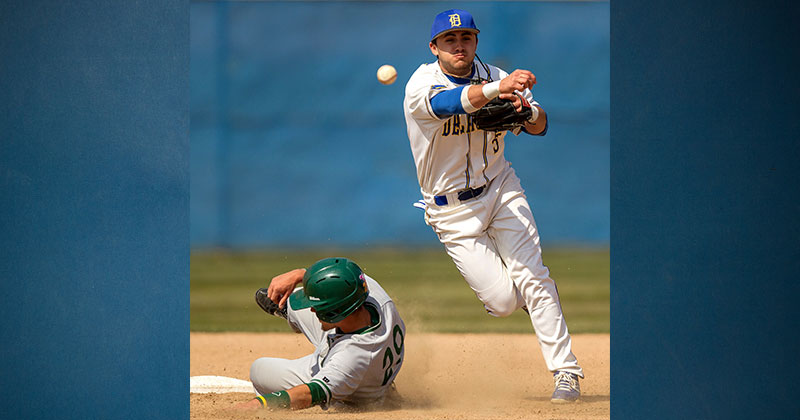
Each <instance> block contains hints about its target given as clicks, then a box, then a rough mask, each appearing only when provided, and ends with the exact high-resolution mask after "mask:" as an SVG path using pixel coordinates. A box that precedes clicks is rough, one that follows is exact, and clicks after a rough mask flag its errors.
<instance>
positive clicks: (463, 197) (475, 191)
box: [458, 186, 485, 201]
mask: <svg viewBox="0 0 800 420" xmlns="http://www.w3.org/2000/svg"><path fill="white" fill-rule="evenodd" d="M484 187H485V186H481V187H478V188H468V189H466V190H464V191H461V192H460V193H458V200H459V201H467V200H471V199H473V198H475V197H477V196H479V195H480V194H481V193H482V192H483V188H484Z"/></svg>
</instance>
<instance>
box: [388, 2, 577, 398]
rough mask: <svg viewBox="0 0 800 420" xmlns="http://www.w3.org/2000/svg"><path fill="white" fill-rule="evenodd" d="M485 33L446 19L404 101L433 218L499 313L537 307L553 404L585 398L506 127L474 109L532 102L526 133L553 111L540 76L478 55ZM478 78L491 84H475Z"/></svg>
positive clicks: (456, 16)
mask: <svg viewBox="0 0 800 420" xmlns="http://www.w3.org/2000/svg"><path fill="white" fill-rule="evenodd" d="M478 32H479V31H478V28H477V27H476V26H475V22H474V19H473V17H472V15H470V13H469V12H467V11H464V10H458V9H453V10H447V11H445V12H442V13H440V14H439V15H437V16H436V18H435V19H434V23H433V27H432V29H431V41H430V44H429V47H430V50H431V52H432V53H433V55H434V56H436V57H437V60H436V61H435V62H433V63H429V64H423V65H421V66H420V67H419V68H418V69H417V70H416V71H415V72H414V74H413V75H412V76H411V78H410V79H409V81H408V83H407V84H406V89H405V99H404V101H403V106H404V109H405V119H406V125H407V128H408V138H409V141H410V143H411V151H412V154H413V155H414V162H415V163H416V167H417V178H418V181H419V185H420V191H421V192H422V196H423V199H424V205H423V208H425V221H426V223H427V224H429V225H430V226H431V227H432V228H433V230H434V231H435V232H436V234H437V235H438V237H439V240H440V241H441V243H442V244H443V245H444V247H445V249H446V250H447V253H448V254H449V255H450V257H452V259H453V262H454V263H455V264H456V267H457V268H458V270H459V271H460V272H461V274H462V275H463V276H464V279H465V280H466V281H467V283H468V284H469V286H470V287H471V288H472V290H473V291H474V292H475V294H476V295H477V297H478V299H480V300H481V302H483V304H484V306H485V308H486V310H487V311H488V313H489V314H490V315H493V316H497V317H503V316H508V315H510V314H511V313H513V312H514V311H516V310H517V309H520V308H522V309H523V310H525V311H526V312H528V314H529V315H530V318H531V322H532V324H533V328H534V331H535V332H536V336H537V338H538V341H539V345H540V347H541V350H542V354H543V356H544V359H545V362H546V364H547V368H548V369H549V370H550V371H551V372H553V378H554V382H555V390H554V392H553V395H552V397H551V401H553V402H555V403H562V402H572V401H577V400H578V399H579V398H580V385H579V382H578V378H579V377H580V378H583V370H582V368H581V367H580V366H579V365H578V361H577V359H576V358H575V355H574V354H573V353H572V349H571V348H572V344H571V339H570V335H569V332H568V331H567V324H566V322H565V320H564V316H563V314H562V311H561V304H560V301H559V297H558V291H557V289H556V285H555V282H554V281H553V280H552V279H551V278H550V272H549V270H548V268H547V267H546V266H545V265H544V264H543V262H542V252H541V247H540V244H539V233H538V230H537V228H536V222H535V221H534V219H533V213H532V212H531V209H530V206H529V205H528V202H527V199H526V197H525V192H524V190H523V189H522V187H521V186H520V181H519V178H517V176H516V175H515V173H514V170H513V169H512V168H511V165H510V164H509V162H508V161H506V160H505V157H504V156H503V151H504V139H505V136H506V132H505V131H503V132H485V131H483V130H480V129H478V128H477V127H476V126H475V125H474V124H473V122H472V118H471V115H470V113H472V112H474V111H476V110H477V109H479V108H481V107H482V106H484V105H486V104H487V103H488V102H489V101H490V100H491V99H493V98H495V97H497V96H500V97H501V98H504V99H511V100H513V101H514V102H515V106H516V107H517V108H518V109H519V108H520V107H522V106H528V105H530V106H531V108H532V111H533V112H532V116H531V117H530V118H529V119H528V120H527V122H525V124H524V127H522V128H521V130H518V132H519V131H525V132H526V133H528V134H531V135H544V134H545V133H546V132H547V114H546V113H545V112H544V110H542V108H541V106H540V105H539V103H538V102H536V101H534V100H533V95H532V93H531V88H532V87H533V85H534V84H535V83H536V77H535V76H534V75H533V73H531V72H530V71H528V70H515V71H513V72H512V73H511V74H508V73H506V72H505V71H503V70H501V69H499V68H497V67H494V66H490V65H484V64H483V63H482V62H481V61H480V59H479V58H478V59H477V60H476V54H475V52H476V49H477V44H478V36H477V34H478ZM478 78H480V79H482V80H489V82H488V83H486V82H484V84H470V82H471V80H473V79H478ZM514 92H517V93H518V94H520V95H521V96H522V97H523V98H524V101H527V103H523V102H522V101H523V100H522V99H519V97H518V96H516V95H514V94H513V93H514ZM515 134H518V133H515Z"/></svg>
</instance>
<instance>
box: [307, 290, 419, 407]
mask: <svg viewBox="0 0 800 420" xmlns="http://www.w3.org/2000/svg"><path fill="white" fill-rule="evenodd" d="M364 277H365V279H366V282H367V288H368V289H369V297H368V298H367V301H366V302H365V305H367V306H368V307H371V308H373V309H375V310H376V312H377V314H378V316H379V317H380V322H379V323H378V324H377V325H375V326H373V327H370V328H369V329H368V330H366V331H364V332H362V333H359V334H337V333H336V329H333V330H330V331H327V332H326V336H325V337H324V339H323V341H322V343H320V345H319V346H318V347H317V350H316V352H315V356H316V358H317V365H318V367H319V371H318V372H317V373H316V374H315V375H313V378H312V382H316V383H318V384H320V385H321V386H322V388H323V389H324V390H325V393H326V395H327V397H328V398H327V399H328V402H329V403H330V402H332V401H346V402H354V403H362V402H371V401H379V400H380V399H381V398H383V397H384V395H385V393H386V391H388V389H389V387H390V386H391V384H392V381H393V380H394V377H395V375H396V373H397V372H398V370H399V369H400V366H401V365H402V363H403V359H404V350H405V348H404V345H403V344H404V343H403V341H404V338H405V334H406V329H405V324H403V320H402V319H401V318H400V315H399V314H398V312H397V309H396V308H395V305H394V302H392V299H391V298H390V297H389V295H387V294H386V292H385V291H384V290H383V288H381V286H380V285H379V284H378V283H377V282H376V281H375V280H373V279H372V278H370V277H369V276H367V275H364Z"/></svg>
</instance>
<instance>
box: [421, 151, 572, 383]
mask: <svg viewBox="0 0 800 420" xmlns="http://www.w3.org/2000/svg"><path fill="white" fill-rule="evenodd" d="M425 201H426V203H427V204H428V206H427V209H426V212H425V218H426V222H427V223H428V224H429V225H430V226H431V227H432V228H433V230H434V231H435V232H436V234H437V235H438V236H439V240H440V241H441V243H442V244H443V245H444V247H445V249H446V250H447V253H448V254H449V255H450V257H451V258H452V259H453V262H454V263H455V264H456V267H457V268H458V270H459V271H460V272H461V274H462V275H463V276H464V279H465V280H466V281H467V283H468V284H469V286H470V287H471V288H472V290H473V291H474V292H475V295H476V296H477V297H478V299H480V301H481V302H483V304H484V306H485V307H486V310H487V311H488V312H489V314H491V315H493V316H498V317H503V316H508V315H510V314H511V313H513V312H514V311H515V310H517V309H519V308H520V307H522V306H526V307H527V309H528V312H529V315H530V318H531V323H532V324H533V329H534V331H535V332H536V337H537V339H538V340H539V345H540V347H541V349H542V355H543V356H544V360H545V363H546V364H547V368H548V369H549V370H550V371H553V372H554V371H557V370H561V371H567V372H571V373H574V374H576V375H578V376H580V377H583V369H581V367H580V366H579V365H578V361H577V359H576V358H575V355H573V354H572V340H571V338H570V335H569V332H568V331H567V323H566V322H565V320H564V316H563V314H562V312H561V304H560V301H559V297H558V290H557V289H556V284H555V282H554V281H553V279H551V278H550V270H549V269H548V268H547V267H546V266H545V265H544V264H543V263H542V250H541V247H540V245H539V232H538V230H537V229H536V222H535V221H534V219H533V213H532V212H531V209H530V206H529V205H528V201H527V199H526V198H525V192H524V190H523V189H522V186H521V185H520V182H519V178H517V176H516V174H515V173H514V170H513V169H512V168H511V167H510V166H509V167H506V169H505V170H503V172H501V173H500V175H498V176H497V177H496V178H495V179H494V180H492V181H491V182H490V183H489V184H488V185H487V188H486V190H485V191H484V192H483V193H482V194H481V195H480V196H478V197H477V198H474V199H471V200H467V201H465V202H463V203H458V202H456V203H448V204H447V205H446V206H437V205H436V204H435V203H434V202H433V199H432V197H427V196H426V197H425Z"/></svg>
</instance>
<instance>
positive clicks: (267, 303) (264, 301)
mask: <svg viewBox="0 0 800 420" xmlns="http://www.w3.org/2000/svg"><path fill="white" fill-rule="evenodd" d="M256 303H257V304H258V306H259V307H261V309H263V310H264V312H266V313H268V314H270V315H274V316H277V317H281V318H283V319H287V315H286V306H284V307H283V308H279V307H278V304H277V303H275V302H273V301H272V299H270V298H269V296H267V289H266V288H264V289H258V291H256Z"/></svg>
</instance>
